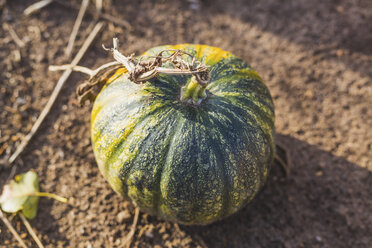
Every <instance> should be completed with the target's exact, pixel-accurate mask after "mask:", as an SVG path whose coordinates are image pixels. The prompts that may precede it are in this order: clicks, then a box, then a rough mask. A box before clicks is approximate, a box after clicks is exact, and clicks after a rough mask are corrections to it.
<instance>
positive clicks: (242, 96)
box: [91, 44, 275, 225]
mask: <svg viewBox="0 0 372 248" xmlns="http://www.w3.org/2000/svg"><path fill="white" fill-rule="evenodd" d="M167 49H182V50H183V51H185V52H187V53H189V54H191V55H193V56H195V58H196V59H197V60H199V61H201V62H202V63H204V64H205V65H207V66H209V70H210V82H209V84H208V85H207V86H206V87H205V89H204V90H203V91H200V89H199V91H198V89H197V87H196V86H198V85H195V82H194V81H195V80H194V81H193V76H191V75H159V76H157V77H156V78H152V79H149V80H148V81H146V82H143V83H134V82H133V81H131V80H129V79H128V72H127V70H126V69H125V68H121V69H118V70H117V71H116V73H115V74H114V75H113V76H111V78H109V79H108V80H107V82H106V85H105V86H104V88H103V89H102V90H101V92H100V93H99V94H98V96H97V98H96V99H95V102H94V105H93V110H92V115H91V139H92V145H93V150H94V154H95V157H96V160H97V164H98V166H99V169H100V171H101V172H102V174H103V176H104V177H105V179H106V180H107V181H108V182H109V184H110V185H111V187H112V188H113V189H114V190H115V191H116V192H118V193H119V194H120V195H122V196H123V197H124V198H125V199H128V200H130V201H131V202H133V203H134V204H135V205H136V206H138V207H139V208H140V209H141V210H142V211H144V212H147V213H149V214H151V215H156V216H159V217H161V218H163V219H166V220H170V221H175V222H178V223H181V224H188V225H191V224H208V223H211V222H214V221H216V220H219V219H222V218H224V217H227V216H229V215H231V214H233V213H235V212H236V211H237V210H239V209H240V208H242V207H243V206H245V205H246V204H247V203H248V202H250V201H251V200H252V199H253V198H254V196H255V195H256V194H257V193H258V192H259V190H260V188H261V187H262V186H263V184H264V183H265V180H266V177H267V175H268V172H269V170H270V166H271V163H272V161H273V157H274V152H275V151H274V106H273V102H272V99H271V96H270V93H269V90H268V88H267V86H266V85H265V84H264V83H263V82H262V80H261V78H260V77H259V75H258V74H257V73H256V72H255V71H254V70H253V69H252V68H251V67H250V66H249V65H248V64H247V63H246V62H244V61H243V60H242V59H240V58H238V57H236V56H234V55H233V54H231V53H229V52H226V51H224V50H221V49H219V48H216V47H211V46H206V45H191V44H181V45H175V46H160V47H155V48H152V49H150V50H148V51H147V52H146V53H145V55H156V54H158V53H159V52H160V51H162V50H167ZM185 60H191V59H190V58H188V57H187V56H186V57H185ZM164 67H171V65H170V64H165V65H164ZM185 85H186V86H185ZM185 87H188V88H186V91H185ZM181 92H182V94H181ZM185 94H186V95H185ZM185 96H190V99H192V100H193V101H194V102H195V101H197V103H198V104H190V101H182V100H181V99H182V97H183V98H185Z"/></svg>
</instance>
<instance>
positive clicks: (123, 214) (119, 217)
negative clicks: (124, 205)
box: [116, 210, 132, 223]
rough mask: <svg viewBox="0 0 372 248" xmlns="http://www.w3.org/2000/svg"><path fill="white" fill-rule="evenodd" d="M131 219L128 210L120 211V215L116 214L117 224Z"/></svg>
mask: <svg viewBox="0 0 372 248" xmlns="http://www.w3.org/2000/svg"><path fill="white" fill-rule="evenodd" d="M131 217H132V215H131V214H130V213H129V212H128V210H124V211H121V212H120V213H118V215H117V216H116V218H117V221H118V222H119V223H123V222H124V221H125V220H128V219H130V218H131Z"/></svg>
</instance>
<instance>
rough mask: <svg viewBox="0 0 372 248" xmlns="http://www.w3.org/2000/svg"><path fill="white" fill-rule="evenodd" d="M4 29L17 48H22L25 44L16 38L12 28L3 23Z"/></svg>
mask: <svg viewBox="0 0 372 248" xmlns="http://www.w3.org/2000/svg"><path fill="white" fill-rule="evenodd" d="M3 25H4V29H6V30H8V31H9V34H10V37H12V39H13V40H14V42H15V43H16V44H17V45H18V46H19V47H21V48H22V47H24V46H25V43H24V42H23V41H22V40H21V39H20V38H19V37H18V35H17V33H16V32H15V30H14V29H13V28H12V26H11V25H8V23H6V22H4V24H3Z"/></svg>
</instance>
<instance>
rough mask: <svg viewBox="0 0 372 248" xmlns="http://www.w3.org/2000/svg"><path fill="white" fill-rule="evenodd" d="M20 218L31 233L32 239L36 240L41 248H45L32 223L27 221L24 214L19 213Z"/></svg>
mask: <svg viewBox="0 0 372 248" xmlns="http://www.w3.org/2000/svg"><path fill="white" fill-rule="evenodd" d="M18 215H19V217H21V220H22V222H23V224H24V225H25V227H26V229H27V231H28V232H29V233H30V235H31V237H32V238H33V239H34V240H35V243H36V244H37V246H38V247H39V248H44V245H43V244H42V243H41V241H40V239H39V238H38V237H37V235H36V233H35V231H34V230H33V229H32V227H31V225H30V223H29V222H28V220H27V219H26V217H25V216H24V215H23V214H22V213H18Z"/></svg>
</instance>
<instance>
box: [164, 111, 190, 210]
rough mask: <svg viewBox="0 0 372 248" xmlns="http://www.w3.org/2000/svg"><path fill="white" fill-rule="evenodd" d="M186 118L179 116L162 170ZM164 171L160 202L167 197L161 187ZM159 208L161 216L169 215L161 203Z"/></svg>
mask: <svg viewBox="0 0 372 248" xmlns="http://www.w3.org/2000/svg"><path fill="white" fill-rule="evenodd" d="M185 121H186V120H185V119H184V118H177V123H176V124H175V128H174V132H173V135H172V136H170V142H169V149H168V151H167V154H166V156H165V159H164V163H163V166H162V172H163V171H164V167H166V165H167V163H168V162H167V161H169V158H170V156H171V155H172V154H171V149H172V148H173V146H172V145H173V143H174V141H175V138H176V137H177V135H176V134H177V133H178V132H180V131H181V127H182V125H183V123H184V122H185ZM164 175H165V174H164V173H162V174H161V177H160V180H159V182H160V183H159V189H160V190H159V202H161V199H165V198H164V196H163V190H162V189H161V185H162V184H161V182H163V180H164ZM159 208H160V212H161V213H160V215H161V216H164V215H165V216H166V215H167V213H164V209H161V205H160V206H159V205H158V211H159Z"/></svg>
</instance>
